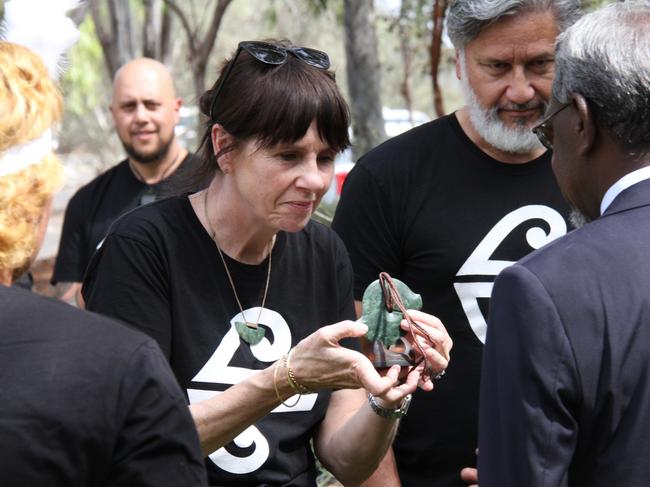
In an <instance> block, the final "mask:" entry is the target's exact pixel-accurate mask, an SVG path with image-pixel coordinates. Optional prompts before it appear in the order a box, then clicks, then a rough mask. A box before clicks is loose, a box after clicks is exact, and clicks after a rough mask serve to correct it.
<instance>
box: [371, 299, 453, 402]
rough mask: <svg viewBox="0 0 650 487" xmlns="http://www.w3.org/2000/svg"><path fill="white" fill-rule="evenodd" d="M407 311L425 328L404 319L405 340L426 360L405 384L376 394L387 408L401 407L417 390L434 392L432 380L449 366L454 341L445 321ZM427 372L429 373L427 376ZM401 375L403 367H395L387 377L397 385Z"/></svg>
mask: <svg viewBox="0 0 650 487" xmlns="http://www.w3.org/2000/svg"><path fill="white" fill-rule="evenodd" d="M407 312H408V314H409V316H410V317H411V319H412V320H413V321H415V322H416V323H417V324H418V325H419V326H420V327H421V330H420V329H418V328H417V327H409V324H408V322H407V321H406V320H402V323H401V327H402V329H404V330H405V331H407V334H406V336H405V338H406V340H408V341H409V343H410V344H411V346H412V347H413V348H414V349H415V350H417V351H418V354H423V356H424V359H425V360H424V361H423V362H422V363H421V364H419V365H418V366H417V367H415V368H413V370H411V371H410V372H409V374H408V376H407V377H406V381H405V382H404V383H403V384H399V385H395V386H394V387H391V389H389V390H388V391H387V392H386V393H385V394H374V393H373V394H374V395H375V396H377V399H380V403H382V405H383V406H384V407H390V408H392V407H398V406H399V404H400V402H401V401H402V399H403V398H404V397H406V395H408V394H412V393H413V392H415V389H416V388H417V387H420V388H421V389H423V390H425V391H431V390H433V381H432V380H431V377H433V378H436V377H440V374H443V373H444V371H445V369H446V368H447V365H448V364H449V352H450V351H451V347H452V341H451V338H450V336H449V334H448V333H447V330H446V329H445V327H444V326H443V324H442V323H441V321H440V320H439V319H438V318H436V317H435V316H433V315H430V314H428V313H423V312H422V311H418V310H407ZM416 341H417V344H416ZM425 370H426V374H424V373H423V372H424V371H425ZM399 374H400V367H399V366H393V367H391V368H390V369H389V371H388V373H387V374H386V376H387V377H390V378H391V379H393V380H394V381H395V383H396V384H397V382H398V376H399Z"/></svg>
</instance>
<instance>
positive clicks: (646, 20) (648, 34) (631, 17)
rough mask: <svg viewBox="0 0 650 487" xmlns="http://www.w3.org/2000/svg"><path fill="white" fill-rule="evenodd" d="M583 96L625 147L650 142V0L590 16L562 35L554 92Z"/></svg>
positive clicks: (564, 100)
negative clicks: (649, 0)
mask: <svg viewBox="0 0 650 487" xmlns="http://www.w3.org/2000/svg"><path fill="white" fill-rule="evenodd" d="M574 93H577V94H580V95H582V96H583V97H584V98H585V99H586V100H587V101H588V102H590V103H589V106H590V108H591V109H592V112H594V113H595V117H596V120H597V122H598V123H599V125H601V126H603V127H604V128H606V129H607V130H610V131H611V132H612V134H613V135H614V136H615V137H617V138H618V140H619V141H620V142H621V143H622V144H623V145H624V146H625V147H642V146H648V145H650V2H648V0H637V1H632V0H628V1H627V2H624V3H614V4H611V5H608V6H607V7H604V8H602V9H600V10H597V11H596V12H593V13H591V14H588V15H586V16H585V17H583V18H582V19H580V20H579V21H578V22H577V23H576V24H575V25H573V26H572V27H571V28H570V29H568V30H567V31H566V32H565V33H564V34H562V35H561V36H560V37H559V38H558V43H557V47H556V54H555V80H554V82H553V96H554V97H555V99H556V100H557V101H559V102H560V103H567V102H568V101H569V100H570V99H571V95H572V94H574Z"/></svg>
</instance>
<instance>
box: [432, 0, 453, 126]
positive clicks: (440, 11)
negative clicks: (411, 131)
mask: <svg viewBox="0 0 650 487" xmlns="http://www.w3.org/2000/svg"><path fill="white" fill-rule="evenodd" d="M448 5H449V2H448V0H435V2H434V7H433V11H432V21H433V30H432V31H431V49H430V57H431V82H432V84H433V106H434V109H435V111H436V115H437V116H439V117H442V116H443V115H445V107H444V105H443V102H442V91H441V90H440V85H439V84H438V72H439V70H440V59H441V51H442V30H443V25H444V21H445V13H446V12H447V7H448Z"/></svg>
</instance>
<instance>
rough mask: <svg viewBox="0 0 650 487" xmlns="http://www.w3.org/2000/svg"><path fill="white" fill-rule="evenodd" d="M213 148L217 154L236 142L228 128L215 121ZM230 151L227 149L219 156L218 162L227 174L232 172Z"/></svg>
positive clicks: (222, 170)
mask: <svg viewBox="0 0 650 487" xmlns="http://www.w3.org/2000/svg"><path fill="white" fill-rule="evenodd" d="M211 136H212V149H213V151H214V155H215V156H216V155H217V154H219V153H220V152H222V151H223V150H224V149H226V148H228V147H230V146H232V144H233V143H234V141H233V138H232V135H230V134H229V133H228V132H227V131H226V129H224V128H223V126H222V125H220V124H218V123H215V124H214V125H213V126H212V132H211ZM230 154H231V152H230V151H226V152H225V153H224V154H223V155H221V157H219V159H218V161H217V163H218V164H219V168H220V169H221V172H223V173H224V174H227V173H228V172H230V162H231V161H230V159H231V158H230Z"/></svg>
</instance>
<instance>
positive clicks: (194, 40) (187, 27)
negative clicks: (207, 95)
mask: <svg viewBox="0 0 650 487" xmlns="http://www.w3.org/2000/svg"><path fill="white" fill-rule="evenodd" d="M164 2H165V4H167V6H169V8H170V9H171V10H172V11H173V12H174V13H175V14H176V15H177V16H178V18H179V20H180V21H181V25H182V27H183V30H184V31H185V34H186V36H187V46H188V54H187V55H188V61H189V63H190V67H191V69H192V75H193V77H194V89H195V92H196V95H197V96H201V94H202V93H203V92H204V91H205V73H206V69H207V66H208V60H209V59H210V53H211V52H212V49H213V47H214V44H215V42H216V39H217V33H218V32H219V27H220V26H221V21H222V20H223V16H224V14H225V12H226V9H227V8H228V5H230V3H231V0H217V2H216V4H214V7H213V8H211V9H206V8H205V7H202V8H201V9H200V12H198V13H197V9H196V6H195V2H194V1H185V2H183V5H185V7H186V9H185V10H183V9H181V7H180V2H177V1H174V0H164ZM202 3H203V4H205V2H202ZM210 11H212V16H211V17H209V23H208V26H207V28H203V27H202V26H201V25H200V24H201V23H202V22H201V19H205V18H208V16H207V15H206V14H207V13H209V12H210ZM201 30H204V33H203V34H201V33H200V31H201Z"/></svg>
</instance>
